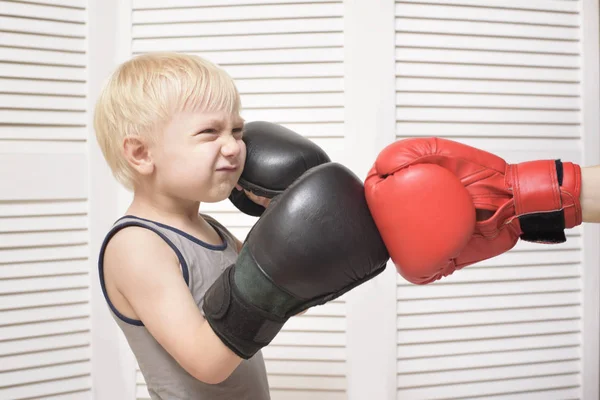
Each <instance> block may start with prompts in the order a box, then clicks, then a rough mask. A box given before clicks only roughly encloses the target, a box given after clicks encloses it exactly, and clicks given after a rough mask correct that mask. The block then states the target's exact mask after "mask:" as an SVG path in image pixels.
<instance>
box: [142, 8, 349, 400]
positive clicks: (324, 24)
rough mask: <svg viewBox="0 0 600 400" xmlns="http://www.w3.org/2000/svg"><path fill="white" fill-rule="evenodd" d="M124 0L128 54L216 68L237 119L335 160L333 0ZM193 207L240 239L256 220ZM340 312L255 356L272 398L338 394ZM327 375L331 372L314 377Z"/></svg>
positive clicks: (229, 210)
mask: <svg viewBox="0 0 600 400" xmlns="http://www.w3.org/2000/svg"><path fill="white" fill-rule="evenodd" d="M132 3H133V4H132V7H133V10H132V46H131V47H132V53H133V54H134V55H135V54H143V53H146V52H150V51H179V52H185V53H189V54H197V55H199V56H202V57H205V58H207V59H209V60H211V61H213V62H215V63H217V64H219V65H220V66H222V67H223V68H224V69H225V70H226V71H227V72H228V73H229V74H230V75H231V76H232V77H233V78H234V79H235V81H236V85H237V87H238V89H239V91H240V94H241V101H242V117H243V118H244V119H245V120H246V121H248V122H250V121H259V120H261V121H270V122H274V123H277V124H281V125H283V126H285V127H287V128H289V129H292V130H294V131H296V132H298V133H299V134H302V135H304V136H306V137H308V138H309V139H311V140H313V141H314V142H315V143H316V144H318V145H319V146H321V147H322V148H323V149H324V150H325V152H327V154H329V156H330V158H331V159H332V160H334V161H339V162H342V163H345V161H346V157H347V155H346V154H345V150H346V149H345V148H344V103H345V100H344V50H343V44H344V36H343V35H344V34H343V31H344V24H343V18H342V15H343V8H344V7H343V4H342V2H341V1H331V0H327V1H323V0H322V1H315V2H297V1H290V0H282V1H273V0H265V1H257V0H243V1H242V0H218V1H217V0H207V1H203V2H201V3H199V2H195V1H189V0H176V1H173V2H170V3H169V4H168V5H167V4H166V3H164V2H157V1H153V0H150V1H148V0H134V1H133V2H132ZM201 211H202V212H205V213H207V214H209V215H211V216H213V217H214V218H216V219H217V220H219V221H220V222H221V223H222V224H224V225H225V226H226V227H227V228H228V229H230V230H231V232H232V233H233V234H234V235H236V237H238V239H240V240H244V239H245V237H246V235H247V234H248V232H249V230H250V229H251V227H252V226H253V225H254V223H256V220H257V218H255V217H249V216H246V215H244V214H242V213H240V212H239V211H238V210H237V209H236V208H235V207H234V206H233V205H232V204H231V203H230V202H229V201H228V200H225V201H223V202H220V203H216V204H203V205H202V208H201ZM345 315H346V304H345V299H344V298H343V297H342V298H340V299H337V300H336V301H334V302H330V303H328V304H326V305H323V306H319V307H313V308H312V309H310V310H309V311H308V312H307V313H306V314H305V315H302V316H297V317H293V318H291V319H290V320H289V321H288V322H287V323H286V324H285V326H284V328H283V329H282V331H281V333H280V334H279V335H278V336H277V337H276V338H275V340H274V341H273V343H272V344H271V345H270V346H268V348H266V349H265V350H264V352H265V353H264V354H265V358H266V359H267V363H268V364H269V363H275V364H272V365H275V366H279V367H278V368H270V369H269V370H268V372H269V381H270V383H271V386H272V398H274V399H287V398H289V399H292V398H295V397H298V398H307V397H310V396H313V395H314V396H318V397H319V398H320V399H323V400H325V399H326V400H333V399H337V398H340V397H341V398H345V386H346V381H345V372H344V371H343V363H344V361H345V357H346V356H345V354H346V350H345V329H346V326H345ZM283 365H286V367H283ZM328 365H330V367H328ZM340 365H341V367H340ZM311 368H315V369H314V370H311ZM329 370H331V371H337V372H332V373H324V374H319V373H318V371H329ZM311 385H312V386H311ZM136 390H137V396H138V398H148V392H147V389H146V387H145V383H144V379H143V376H142V375H141V373H140V372H139V370H138V375H137V387H136Z"/></svg>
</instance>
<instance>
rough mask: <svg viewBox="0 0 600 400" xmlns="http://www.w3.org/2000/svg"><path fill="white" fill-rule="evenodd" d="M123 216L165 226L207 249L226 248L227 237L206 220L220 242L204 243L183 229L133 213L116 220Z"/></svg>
mask: <svg viewBox="0 0 600 400" xmlns="http://www.w3.org/2000/svg"><path fill="white" fill-rule="evenodd" d="M124 218H133V219H137V220H140V221H145V222H151V223H153V224H156V225H158V226H160V227H161V228H165V229H168V230H170V231H172V232H175V233H177V234H178V235H181V236H183V237H184V238H186V239H188V240H191V241H192V242H194V243H196V244H198V245H200V246H202V247H204V248H207V249H209V250H220V251H222V250H225V249H227V239H225V237H224V236H223V234H222V233H221V230H220V229H219V228H218V227H216V226H214V225H213V224H212V223H211V222H210V221H206V222H208V224H209V225H210V226H212V227H213V228H214V230H215V231H216V232H217V234H218V235H219V237H220V238H221V241H222V242H223V243H222V244H219V245H215V244H210V243H206V242H203V241H202V240H200V239H198V238H196V237H194V236H192V235H190V234H189V233H186V232H184V231H182V230H180V229H177V228H175V227H172V226H170V225H165V224H162V223H160V222H156V221H152V220H150V219H145V218H141V217H136V216H133V215H125V216H123V217H121V218H119V219H118V220H117V222H118V221H120V220H122V219H124Z"/></svg>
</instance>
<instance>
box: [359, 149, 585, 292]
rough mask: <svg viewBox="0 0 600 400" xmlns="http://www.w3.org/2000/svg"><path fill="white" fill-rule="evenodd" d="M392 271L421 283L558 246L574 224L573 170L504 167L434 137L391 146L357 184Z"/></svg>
mask: <svg viewBox="0 0 600 400" xmlns="http://www.w3.org/2000/svg"><path fill="white" fill-rule="evenodd" d="M365 191H366V198H367V202H368V205H369V208H370V210H371V213H372V215H373V218H374V220H375V223H376V224H377V227H378V229H379V232H380V233H381V236H382V238H383V240H384V242H385V244H386V246H387V248H388V251H389V253H390V257H391V259H392V261H393V262H394V264H395V265H396V268H397V270H398V272H399V273H400V274H401V275H402V276H403V277H404V278H405V279H406V280H408V281H409V282H412V283H415V284H427V283H430V282H433V281H435V280H438V279H440V278H441V277H443V276H447V275H450V274H452V273H453V272H454V271H455V270H457V269H461V268H463V267H465V266H467V265H471V264H474V263H477V262H479V261H482V260H485V259H489V258H492V257H495V256H497V255H500V254H502V253H504V252H506V251H508V250H510V249H512V248H513V247H514V246H515V245H516V244H517V242H518V240H519V239H522V240H526V241H530V242H536V243H562V242H564V241H566V237H565V233H564V230H565V229H566V228H573V227H575V226H577V225H580V224H581V205H580V203H579V195H580V192H581V168H580V167H579V165H577V164H574V163H570V162H564V163H563V162H561V161H559V160H540V161H528V162H523V163H518V164H507V163H506V162H505V161H504V160H503V159H502V158H500V157H498V156H496V155H494V154H491V153H488V152H485V151H483V150H479V149H476V148H473V147H471V146H467V145H464V144H461V143H458V142H454V141H451V140H447V139H441V138H418V139H406V140H399V141H397V142H394V143H392V144H391V145H389V146H388V147H386V148H385V149H383V151H381V153H380V154H379V156H378V157H377V160H376V162H375V164H374V165H373V167H372V168H371V171H370V172H369V174H368V176H367V179H366V181H365Z"/></svg>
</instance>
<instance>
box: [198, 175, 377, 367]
mask: <svg viewBox="0 0 600 400" xmlns="http://www.w3.org/2000/svg"><path fill="white" fill-rule="evenodd" d="M388 258H389V255H388V252H387V250H386V247H385V245H384V243H383V241H382V239H381V236H380V235H379V232H378V230H377V227H376V226H375V223H374V221H373V219H372V217H371V214H370V213H369V209H368V207H367V203H366V199H365V192H364V187H363V184H362V182H361V181H360V180H359V179H358V178H357V177H356V175H354V174H353V173H352V172H350V170H348V169H347V168H346V167H344V166H342V165H340V164H338V163H326V164H323V165H320V166H317V167H314V168H312V169H311V170H309V171H307V172H306V173H304V174H303V175H302V176H301V177H300V178H298V180H296V181H295V182H294V183H293V184H292V185H291V186H290V187H289V188H288V189H287V190H286V191H285V192H284V193H283V194H281V195H280V196H277V197H276V198H275V199H274V200H273V201H272V202H271V205H270V206H269V207H268V208H267V210H266V211H265V213H264V214H263V215H262V217H261V218H260V219H259V220H258V222H257V223H256V224H255V225H254V227H253V228H252V229H251V231H250V233H249V234H248V236H247V239H246V241H245V243H244V246H243V248H242V250H241V253H240V256H239V257H238V259H237V261H236V263H235V264H233V265H231V266H230V267H228V268H227V269H226V270H225V272H224V273H223V274H222V275H221V276H220V277H219V278H217V280H216V281H215V282H214V284H213V285H212V286H211V287H210V288H209V289H208V291H207V292H206V295H205V297H204V304H203V310H204V314H205V317H206V320H207V321H208V323H209V324H210V326H211V327H212V329H213V331H214V332H215V333H216V334H217V336H218V337H219V338H220V339H221V341H222V342H223V343H224V344H225V345H226V346H228V347H229V348H230V349H231V350H232V351H233V352H234V353H236V354H237V355H238V356H240V357H242V358H244V359H248V358H250V357H252V356H253V355H254V354H255V353H256V352H257V351H258V350H260V349H261V348H262V347H264V346H266V345H268V344H269V343H270V342H271V341H272V340H273V338H274V337H275V336H276V335H277V334H278V332H279V331H280V329H281V328H282V327H283V325H284V324H285V322H286V321H287V319H288V318H290V317H291V316H293V315H296V314H298V313H300V312H302V311H304V310H306V309H308V308H310V307H312V306H315V305H319V304H324V303H326V302H328V301H330V300H332V299H335V298H337V297H339V296H341V295H342V294H344V293H346V292H347V291H349V290H351V289H352V288H354V287H356V286H358V285H360V284H362V283H364V282H366V281H368V280H370V279H372V278H373V277H375V276H376V275H378V274H379V273H381V272H382V271H383V270H384V269H385V267H386V263H387V261H388Z"/></svg>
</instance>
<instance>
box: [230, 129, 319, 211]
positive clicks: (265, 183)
mask: <svg viewBox="0 0 600 400" xmlns="http://www.w3.org/2000/svg"><path fill="white" fill-rule="evenodd" d="M242 140H243V141H244V143H245V144H246V163H245V165H244V171H243V172H242V175H241V176H240V179H239V182H238V183H239V185H240V186H241V187H242V188H243V189H245V190H247V191H249V192H252V193H254V194H256V195H257V196H261V197H266V198H269V199H272V198H274V197H275V196H277V195H279V194H281V193H282V192H283V191H284V190H285V189H287V187H288V186H290V184H291V183H292V182H294V181H295V180H296V179H298V178H299V177H300V176H301V175H302V174H303V173H304V172H306V171H308V170H309V169H311V168H312V167H315V166H317V165H321V164H324V163H327V162H330V161H331V160H330V159H329V156H328V155H327V154H326V153H325V151H323V149H321V148H320V147H319V146H317V145H316V144H315V143H314V142H312V141H311V140H310V139H307V138H305V137H304V136H302V135H300V134H298V133H296V132H294V131H292V130H290V129H287V128H285V127H283V126H281V125H277V124H274V123H271V122H265V121H253V122H248V123H246V124H245V125H244V136H243V139H242ZM229 200H230V201H231V202H232V203H233V205H235V206H236V207H237V209H238V210H240V211H242V212H243V213H245V214H248V215H252V216H254V217H260V216H261V215H262V213H263V212H264V211H265V209H264V207H263V206H261V205H258V204H256V203H254V202H253V201H252V200H250V199H249V198H248V197H247V196H246V193H244V191H243V190H237V189H234V190H233V191H232V193H231V195H230V196H229Z"/></svg>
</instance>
